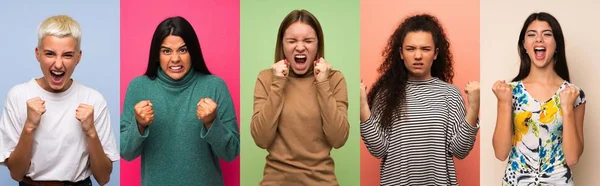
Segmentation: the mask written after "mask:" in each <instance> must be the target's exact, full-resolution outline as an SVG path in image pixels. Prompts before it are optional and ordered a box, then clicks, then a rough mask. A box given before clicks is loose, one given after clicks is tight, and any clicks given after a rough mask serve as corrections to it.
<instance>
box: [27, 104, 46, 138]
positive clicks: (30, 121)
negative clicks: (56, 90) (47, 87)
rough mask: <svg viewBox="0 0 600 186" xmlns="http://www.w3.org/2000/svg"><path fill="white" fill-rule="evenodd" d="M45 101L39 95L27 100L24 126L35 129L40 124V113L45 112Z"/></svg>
mask: <svg viewBox="0 0 600 186" xmlns="http://www.w3.org/2000/svg"><path fill="white" fill-rule="evenodd" d="M45 103H46V102H45V101H44V100H42V99H41V98H40V97H35V98H31V99H29V100H27V122H26V123H25V127H27V129H29V130H32V131H33V130H35V129H37V127H38V126H39V125H40V120H41V118H42V115H43V114H44V113H46V105H45Z"/></svg>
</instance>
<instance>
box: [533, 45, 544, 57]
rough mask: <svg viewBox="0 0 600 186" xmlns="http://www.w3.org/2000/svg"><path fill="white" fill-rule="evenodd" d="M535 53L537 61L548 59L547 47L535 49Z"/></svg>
mask: <svg viewBox="0 0 600 186" xmlns="http://www.w3.org/2000/svg"><path fill="white" fill-rule="evenodd" d="M533 52H534V53H535V59H537V60H542V59H544V58H545V57H546V47H535V48H533Z"/></svg>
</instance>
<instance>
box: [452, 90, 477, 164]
mask: <svg viewBox="0 0 600 186" xmlns="http://www.w3.org/2000/svg"><path fill="white" fill-rule="evenodd" d="M446 102H447V104H448V117H449V118H448V120H449V124H448V127H449V130H448V132H447V133H446V135H447V138H448V139H449V140H448V144H447V145H448V147H449V148H448V149H449V151H450V153H451V154H452V155H454V156H455V157H456V158H458V159H464V158H465V157H467V155H469V152H471V149H472V148H473V145H474V144H475V138H476V136H477V132H478V131H479V127H473V126H471V125H470V124H469V123H467V120H466V115H467V112H466V109H465V104H464V101H463V97H462V95H461V94H460V92H459V91H458V89H457V88H456V87H454V86H452V87H451V88H449V91H448V94H447V96H446ZM477 122H478V123H479V121H477ZM477 126H479V124H477Z"/></svg>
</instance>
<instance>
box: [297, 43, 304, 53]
mask: <svg viewBox="0 0 600 186" xmlns="http://www.w3.org/2000/svg"><path fill="white" fill-rule="evenodd" d="M304 50H306V46H304V43H303V42H298V44H296V51H298V52H304Z"/></svg>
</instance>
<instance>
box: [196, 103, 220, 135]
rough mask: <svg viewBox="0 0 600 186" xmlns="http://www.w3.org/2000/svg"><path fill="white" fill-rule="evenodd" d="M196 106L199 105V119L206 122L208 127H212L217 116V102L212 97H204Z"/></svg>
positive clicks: (205, 124) (197, 111) (197, 112)
mask: <svg viewBox="0 0 600 186" xmlns="http://www.w3.org/2000/svg"><path fill="white" fill-rule="evenodd" d="M196 106H197V107H198V108H197V110H196V114H197V115H198V119H199V120H200V121H202V123H204V126H205V127H206V128H207V129H208V128H210V126H211V125H212V122H213V121H214V120H215V117H216V116H217V103H215V102H214V101H213V100H212V99H210V98H202V99H200V101H199V102H198V104H197V105H196Z"/></svg>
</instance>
